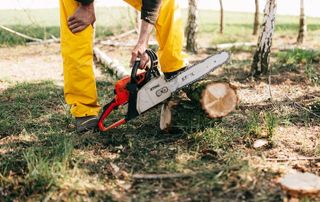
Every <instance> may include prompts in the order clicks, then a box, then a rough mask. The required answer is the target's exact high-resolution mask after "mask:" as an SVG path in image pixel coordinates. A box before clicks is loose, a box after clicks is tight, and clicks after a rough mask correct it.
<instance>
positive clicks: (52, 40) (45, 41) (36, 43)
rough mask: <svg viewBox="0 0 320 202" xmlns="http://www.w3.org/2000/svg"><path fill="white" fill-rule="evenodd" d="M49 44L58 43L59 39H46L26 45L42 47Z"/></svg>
mask: <svg viewBox="0 0 320 202" xmlns="http://www.w3.org/2000/svg"><path fill="white" fill-rule="evenodd" d="M51 43H60V39H57V38H56V39H48V40H44V41H33V42H28V43H27V45H43V44H51Z"/></svg>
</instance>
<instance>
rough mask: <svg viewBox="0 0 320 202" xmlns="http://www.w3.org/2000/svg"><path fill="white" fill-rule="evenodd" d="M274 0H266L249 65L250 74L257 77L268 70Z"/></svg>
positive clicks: (273, 23)
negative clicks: (261, 22) (257, 37)
mask: <svg viewBox="0 0 320 202" xmlns="http://www.w3.org/2000/svg"><path fill="white" fill-rule="evenodd" d="M276 8H277V3H276V0H268V1H267V3H266V6H265V9H264V19H263V24H262V31H261V33H260V35H259V39H258V44H257V49H256V52H255V54H254V57H253V62H252V65H251V74H252V75H253V76H255V77H259V76H260V75H261V74H267V72H268V70H269V58H270V52H271V46H272V36H273V32H274V26H275V17H276Z"/></svg>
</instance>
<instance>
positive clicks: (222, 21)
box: [219, 0, 224, 34]
mask: <svg viewBox="0 0 320 202" xmlns="http://www.w3.org/2000/svg"><path fill="white" fill-rule="evenodd" d="M219 3H220V34H223V31H224V9H223V3H222V0H219Z"/></svg>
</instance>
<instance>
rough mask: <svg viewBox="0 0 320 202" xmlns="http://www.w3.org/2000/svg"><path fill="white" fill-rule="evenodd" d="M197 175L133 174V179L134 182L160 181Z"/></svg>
mask: <svg viewBox="0 0 320 202" xmlns="http://www.w3.org/2000/svg"><path fill="white" fill-rule="evenodd" d="M194 175H197V174H196V173H191V174H182V173H173V174H134V175H133V176H132V178H133V179H136V180H161V179H169V178H187V177H192V176H194Z"/></svg>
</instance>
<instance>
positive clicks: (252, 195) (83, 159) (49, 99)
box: [0, 10, 320, 201]
mask: <svg viewBox="0 0 320 202" xmlns="http://www.w3.org/2000/svg"><path fill="white" fill-rule="evenodd" d="M10 12H11V11H10ZM42 12H43V11H34V12H32V14H34V15H33V16H34V18H35V19H37V20H40V19H42V18H41V16H43V15H44V13H42ZM44 12H48V13H50V12H57V11H54V10H46V11H44ZM98 12H99V13H100V10H98ZM117 12H118V11H117V10H111V11H110V12H106V13H105V14H104V15H106V18H104V19H107V16H109V18H110V16H111V17H114V18H117V17H118V15H117ZM122 12H124V13H126V12H127V10H122ZM5 14H6V12H4V13H1V14H0V21H1V20H3V18H1V15H2V16H3V15H5ZM14 15H15V14H14V12H12V14H11V17H10V15H6V16H8V18H7V19H14ZM101 15H102V14H101ZM37 16H38V17H37ZM50 16H52V18H50V20H48V22H47V24H46V23H43V24H42V22H41V24H42V25H43V26H45V27H46V32H48V33H50V34H53V35H55V36H57V37H58V36H59V35H58V27H57V24H55V23H57V22H56V18H57V13H56V14H54V15H51V14H50ZM217 16H218V15H217V12H209V11H204V12H201V13H200V17H201V18H200V19H201V33H200V36H202V37H203V36H208V34H210V37H208V38H205V39H206V40H207V41H209V43H211V40H213V39H214V41H215V42H217V43H218V42H231V41H237V40H240V41H246V40H251V39H252V38H251V36H249V35H250V34H251V18H253V16H251V15H248V14H244V13H237V14H235V13H227V14H226V22H228V23H229V25H230V26H227V27H226V34H225V35H224V36H221V35H219V36H218V34H217V33H213V34H212V33H211V32H215V30H216V27H217V24H216V23H213V22H212V20H211V19H215V21H216V22H217V19H218V17H217ZM109 18H108V19H109ZM119 18H123V16H122V15H119ZM100 19H101V18H100ZM22 20H25V21H24V22H23V23H27V22H29V19H22ZM51 20H52V21H51ZM123 20H124V21H127V20H129V19H126V18H123ZM295 20H296V19H295V18H291V17H280V18H279V23H280V25H281V23H282V25H283V27H288V29H287V28H286V29H283V30H280V31H279V35H281V34H285V33H287V32H288V33H289V35H290V36H293V35H295V34H293V33H295V32H294V29H296V27H295V26H288V25H289V24H291V23H292V22H295ZM5 21H7V22H9V20H5ZM3 22H4V21H2V22H1V23H3ZM39 22H40V21H39ZM1 23H0V24H1ZM10 23H11V24H7V25H8V26H12V27H13V28H17V29H18V28H19V26H16V22H11V21H10ZM99 23H102V24H103V23H104V22H103V21H99V22H98V29H101V32H105V33H101V35H100V34H98V35H100V36H101V37H102V36H105V35H109V34H114V33H116V32H118V31H120V30H125V29H128V27H123V26H119V25H117V24H115V25H109V26H108V28H104V25H101V24H99ZM310 23H314V20H313V19H310ZM280 25H279V26H280ZM24 26H25V25H22V26H21V28H19V29H21V31H25V32H28V31H29V30H28V29H25V30H23V27H24ZM129 26H132V25H131V24H130V25H129ZM31 27H32V26H31ZM280 28H281V27H280ZM32 29H33V28H30V30H31V31H30V35H31V34H39V35H36V36H37V37H44V35H41V34H43V33H45V32H44V31H43V27H37V28H36V29H38V30H39V31H32ZM278 29H279V28H278ZM314 29H315V30H318V26H317V25H315V26H314ZM98 32H99V30H98ZM48 33H47V36H49V34H48ZM5 35H8V34H5ZM33 36H35V35H33ZM219 37H220V38H219ZM1 39H2V38H1ZM202 39H203V38H202ZM316 39H317V38H314V42H313V43H318V41H317V40H316ZM10 40H11V39H10ZM10 40H8V41H10ZM15 41H16V39H12V41H11V42H10V43H9V44H13V43H15ZM19 43H20V42H19ZM119 52H120V50H119ZM232 52H233V54H234V58H233V59H232V63H230V64H228V65H226V66H225V68H224V69H223V72H221V75H222V76H221V77H220V75H219V76H214V77H212V78H213V80H214V81H215V80H218V81H220V80H219V79H221V78H224V79H226V80H232V81H233V82H235V83H237V84H238V86H240V87H239V89H238V92H240V93H241V94H240V93H239V95H240V96H241V98H243V99H244V101H243V102H245V99H247V94H246V93H248V92H251V91H253V92H251V94H250V96H252V98H251V99H252V100H251V99H250V101H252V102H249V103H245V104H244V103H240V104H239V107H238V108H237V109H236V110H235V111H234V112H233V113H231V114H230V115H228V116H227V117H224V118H221V119H209V118H208V117H207V116H206V115H205V113H203V110H202V109H201V107H200V106H199V104H195V103H194V102H192V101H190V100H188V99H182V100H180V103H179V105H177V107H176V108H175V109H174V111H173V117H174V123H173V125H172V129H173V130H172V134H166V133H163V132H161V131H160V130H159V128H158V122H159V111H160V109H159V108H155V109H154V110H152V111H149V112H148V113H146V114H144V115H141V116H139V118H137V119H134V120H132V121H130V122H129V123H127V124H125V125H123V126H121V127H119V128H116V129H113V130H111V131H109V132H106V133H99V132H94V131H89V132H87V133H83V134H81V135H79V134H76V133H75V132H74V120H73V118H72V117H71V116H70V114H69V108H68V106H66V104H65V102H64V98H63V89H62V88H61V87H60V86H57V85H56V84H55V83H54V82H52V81H38V82H29V83H18V84H15V83H11V84H10V86H9V87H8V88H6V89H5V90H2V91H1V92H0V103H1V105H0V154H1V155H0V201H13V200H17V201H27V200H29V201H47V200H49V201H130V200H132V201H282V200H286V196H285V194H283V193H282V192H281V190H280V188H279V186H278V185H277V184H275V183H274V180H275V179H277V178H279V177H280V176H281V175H282V172H283V168H284V167H285V166H287V167H286V168H288V169H290V168H291V166H293V164H292V163H291V162H285V163H284V164H281V163H279V164H278V163H272V164H270V163H269V162H265V160H264V159H265V157H270V156H271V157H274V156H277V155H278V154H281V153H282V154H283V153H285V154H287V155H288V156H289V155H310V154H315V155H318V154H319V152H320V149H319V145H316V146H314V147H313V146H312V145H313V144H314V142H315V141H317V140H318V139H317V138H318V136H317V134H315V133H316V132H313V130H318V129H317V128H318V124H319V119H317V118H316V117H314V116H312V115H310V114H309V113H307V112H302V111H301V110H300V109H297V108H295V107H294V105H292V104H291V103H288V102H287V101H286V100H281V99H280V100H278V99H277V98H279V97H276V96H277V95H278V94H281V93H278V90H279V91H280V92H282V91H281V89H279V88H278V86H285V87H288V89H289V90H288V91H289V92H290V89H292V90H293V91H295V90H296V89H295V87H296V86H297V85H299V84H296V83H295V80H294V78H295V76H300V77H301V78H302V79H301V80H299V81H300V82H301V84H300V85H302V86H303V88H305V86H307V87H308V88H313V87H316V86H314V83H308V82H316V81H318V80H317V77H318V73H317V72H318V69H317V68H318V66H317V65H318V62H319V59H318V56H319V55H318V52H317V51H314V50H303V49H294V50H289V51H281V52H279V51H275V52H276V53H275V54H274V55H273V58H272V59H274V61H276V63H278V64H279V66H280V67H283V69H280V70H281V71H280V70H279V71H275V73H277V74H278V73H279V74H280V73H281V74H280V76H279V77H281V78H280V79H279V78H278V77H277V75H274V76H273V78H272V79H273V80H272V81H273V82H274V84H273V86H272V88H273V89H274V91H275V92H277V93H275V94H274V96H275V98H276V100H275V101H274V102H273V103H271V104H270V103H269V102H267V103H265V102H264V101H259V98H257V96H256V95H255V92H257V93H258V95H263V93H261V92H260V91H263V90H264V89H265V85H264V84H265V83H267V81H266V80H263V79H262V80H261V81H258V82H251V81H249V80H246V79H243V78H242V75H243V73H244V71H246V68H247V67H248V66H250V58H248V57H244V56H243V55H247V54H251V52H252V50H251V49H245V48H244V49H241V48H240V49H234V50H232ZM210 54H212V53H210ZM288 65H291V66H293V65H294V69H295V71H289V69H286V68H287V66H288ZM285 73H290V74H285ZM104 74H105V75H106V76H107V77H108V78H107V79H106V80H107V81H98V82H97V88H98V96H99V100H100V102H101V103H106V102H107V101H110V100H111V98H112V97H113V93H112V90H113V84H114V82H115V78H114V77H112V76H111V75H109V74H108V72H104ZM240 77H241V78H240ZM231 78H232V79H231ZM283 78H284V79H289V80H290V81H292V82H293V84H291V85H288V86H287V85H286V83H285V82H284V81H283V80H281V79H283ZM0 82H2V81H0ZM0 84H1V83H0ZM261 86H262V87H261ZM263 92H264V91H263ZM313 93H314V94H308V96H307V97H304V96H305V95H301V93H300V94H298V95H297V96H300V97H297V98H295V99H297V100H298V101H299V102H300V101H301V102H302V104H304V103H303V101H310V100H311V99H313V98H314V97H316V96H318V94H316V92H313ZM255 99H257V100H258V101H257V100H255ZM299 99H300V100H299ZM305 106H306V107H310V110H312V111H313V112H314V113H318V112H319V101H315V102H312V103H308V104H306V105H305ZM125 113H126V109H125V108H120V109H119V110H118V111H116V112H115V113H113V114H112V116H110V119H108V121H109V122H110V123H111V122H114V121H115V120H118V119H120V118H123V114H125ZM292 128H293V129H292ZM291 129H292V130H291ZM282 130H284V132H282ZM310 131H311V132H310ZM301 133H303V135H301ZM304 133H306V134H309V133H311V134H309V136H306V135H304ZM299 135H300V136H299ZM260 138H265V139H267V140H268V141H269V142H270V143H271V144H272V147H263V148H259V149H254V148H253V146H252V145H253V143H254V142H255V141H256V140H257V139H260ZM273 143H275V144H273ZM314 164H315V163H313V162H312V163H307V164H304V165H305V166H306V167H307V169H308V171H309V172H313V173H316V174H319V173H318V171H315V170H316V166H315V165H314ZM112 165H113V166H112ZM117 168H118V169H119V171H118V172H115V170H117ZM137 173H140V174H164V173H165V174H172V173H184V174H187V175H189V176H187V177H186V178H169V179H162V180H137V179H134V178H133V177H132V176H133V174H137ZM305 200H309V198H306V199H305ZM310 200H311V199H310Z"/></svg>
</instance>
